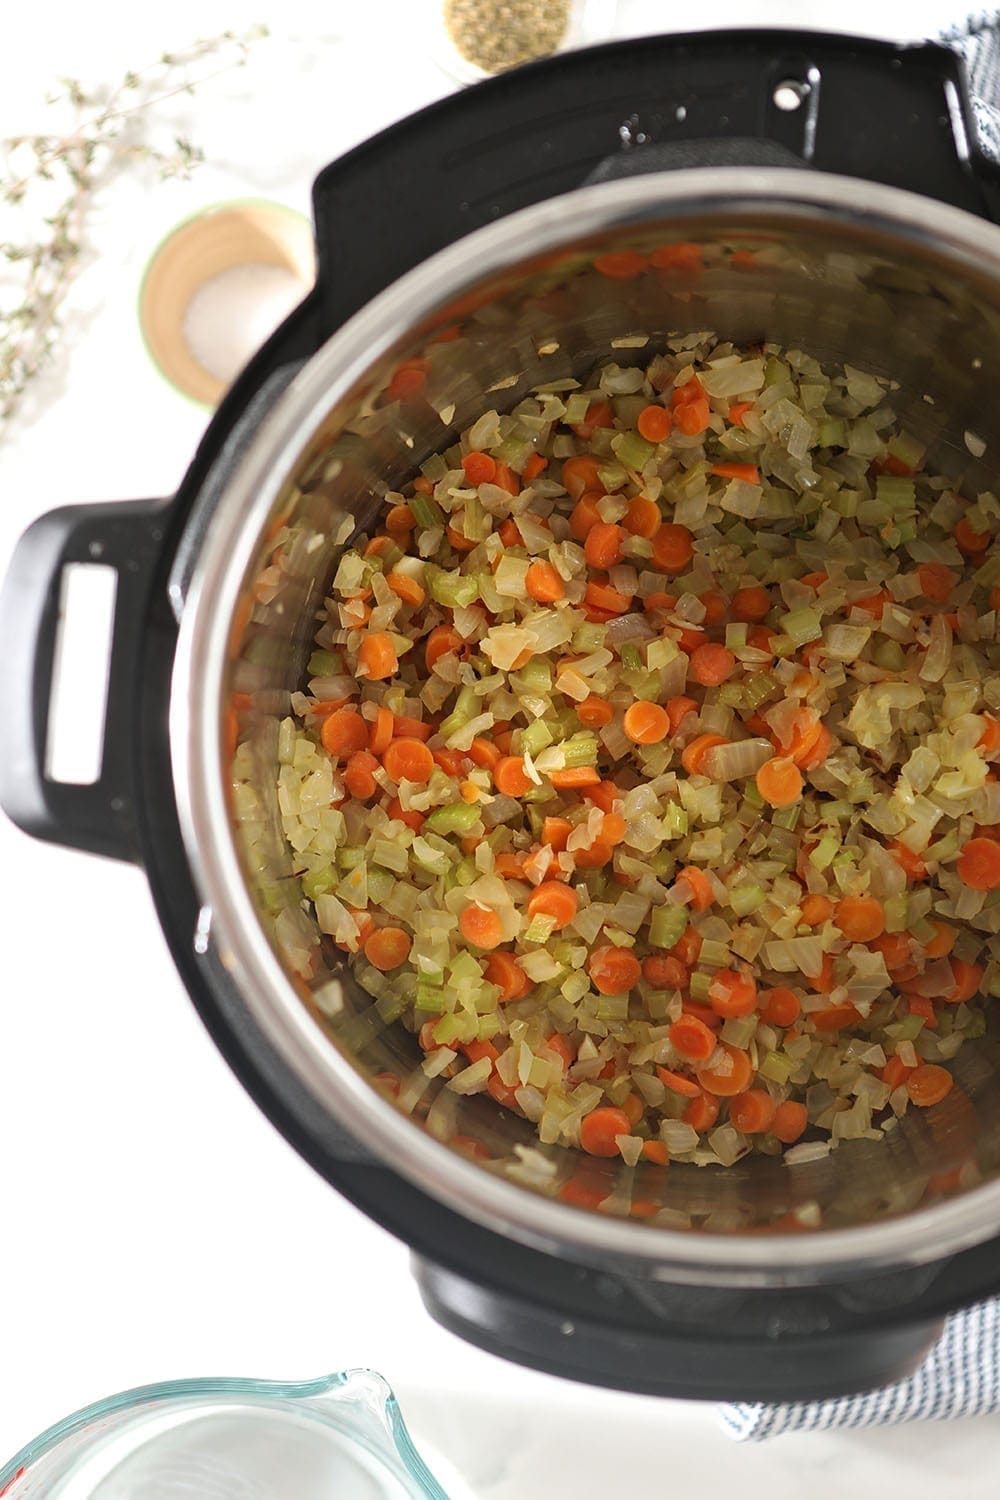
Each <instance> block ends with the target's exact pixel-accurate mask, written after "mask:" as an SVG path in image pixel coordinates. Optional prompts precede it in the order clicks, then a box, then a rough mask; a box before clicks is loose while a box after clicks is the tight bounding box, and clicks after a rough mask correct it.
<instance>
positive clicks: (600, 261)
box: [594, 250, 646, 1155]
mask: <svg viewBox="0 0 1000 1500" xmlns="http://www.w3.org/2000/svg"><path fill="white" fill-rule="evenodd" d="M645 269H646V257H645V256H644V255H640V254H639V252H638V250H609V251H608V252H607V254H606V255H598V256H596V257H595V260H594V270H595V271H599V272H600V273H601V275H602V276H608V277H610V278H611V279H612V280H613V281H632V280H634V279H635V277H636V276H639V275H640V274H641V273H642V272H643V271H644V270H645ZM611 1154H612V1155H614V1152H612V1153H611Z"/></svg>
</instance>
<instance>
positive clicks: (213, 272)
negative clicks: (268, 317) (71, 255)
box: [139, 199, 316, 407]
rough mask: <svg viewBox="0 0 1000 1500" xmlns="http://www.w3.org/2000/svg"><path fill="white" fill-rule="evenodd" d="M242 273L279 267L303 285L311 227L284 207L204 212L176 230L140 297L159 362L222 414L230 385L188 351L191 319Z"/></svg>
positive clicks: (175, 382)
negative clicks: (225, 277)
mask: <svg viewBox="0 0 1000 1500" xmlns="http://www.w3.org/2000/svg"><path fill="white" fill-rule="evenodd" d="M239 266H276V267H278V268H279V269H281V270H284V271H288V272H290V273H291V274H292V275H293V276H294V277H295V278H296V279H297V280H299V281H301V283H302V293H303V296H304V295H305V293H306V292H307V291H308V290H309V288H310V287H311V286H312V284H313V281H314V279H315V274H316V266H315V250H314V245H313V234H312V226H311V224H310V223H309V220H308V219H307V218H306V217H305V216H304V215H303V214H300V213H298V212H296V210H295V209H292V208H286V207H285V206H284V205H283V204H281V203H269V202H267V201H264V200H254V199H247V200H237V201H234V202H230V203H219V204H216V205H214V206H213V207H211V208H206V209H203V210H201V212H199V213H197V214H194V215H193V216H192V217H191V218H189V219H185V220H183V221H182V222H181V223H180V224H178V225H177V227H176V228H175V229H172V230H171V231H170V233H169V234H168V235H167V236H166V238H165V239H164V240H162V241H161V242H160V244H159V246H158V247H157V249H156V250H155V251H154V252H153V255H152V258H151V259H150V262H149V264H148V266H147V267H146V271H145V274H144V276H143V279H142V285H141V287H140V289H139V327H140V329H141V331H142V336H143V339H144V341H145V344H146V348H147V349H148V351H149V353H150V355H151V357H152V359H153V362H154V363H155V364H156V366H157V368H158V369H159V370H160V372H161V373H162V374H163V375H164V376H165V377H166V379H167V380H168V381H169V382H170V384H171V385H172V386H174V388H175V389H176V390H178V391H181V392H182V393H183V394H184V395H185V396H189V397H191V399H192V400H194V401H197V402H199V403H200V404H201V405H203V406H207V407H215V406H217V405H218V403H219V401H220V400H221V398H222V396H223V394H224V392H225V390H226V381H225V380H222V379H220V377H219V375H218V374H217V373H213V371H211V370H208V369H206V368H205V366H204V365H203V364H202V363H201V362H200V361H199V359H198V358H197V357H196V355H195V353H194V352H193V351H192V349H191V348H190V346H189V343H188V339H187V337H186V335H185V329H184V319H185V314H186V312H187V310H188V308H189V306H190V304H191V301H192V299H193V298H194V296H195V294H196V293H197V292H198V291H199V289H200V288H201V287H203V286H204V285H205V283H206V282H208V281H210V280H211V279H212V278H213V277H216V276H219V275H220V274H221V273H222V272H225V271H230V270H233V269H234V268H236V267H239Z"/></svg>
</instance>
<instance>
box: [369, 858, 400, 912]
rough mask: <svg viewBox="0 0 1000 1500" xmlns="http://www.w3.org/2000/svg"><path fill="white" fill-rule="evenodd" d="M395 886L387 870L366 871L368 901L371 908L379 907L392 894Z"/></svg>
mask: <svg viewBox="0 0 1000 1500" xmlns="http://www.w3.org/2000/svg"><path fill="white" fill-rule="evenodd" d="M395 884H396V882H395V880H394V879H393V877H392V875H391V874H390V873H389V871H388V870H373V869H371V868H370V867H369V870H368V900H369V901H370V902H371V903H372V905H373V906H381V905H382V903H383V902H384V901H386V900H387V899H388V897H389V896H390V895H391V894H392V888H393V886H394V885H395Z"/></svg>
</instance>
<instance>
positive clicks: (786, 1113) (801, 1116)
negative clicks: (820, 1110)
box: [771, 1099, 809, 1146]
mask: <svg viewBox="0 0 1000 1500" xmlns="http://www.w3.org/2000/svg"><path fill="white" fill-rule="evenodd" d="M808 1124H809V1114H808V1111H807V1110H806V1107H805V1105H804V1104H800V1103H799V1102H798V1100H797V1099H786V1100H785V1101H784V1103H783V1104H779V1105H778V1107H777V1109H776V1110H775V1111H774V1119H773V1120H772V1121H771V1134H772V1135H774V1136H777V1138H778V1140H779V1141H781V1142H783V1144H784V1145H786V1146H790V1145H791V1144H792V1142H793V1141H797V1140H798V1139H799V1137H800V1136H801V1135H802V1134H803V1133H804V1131H805V1129H806V1126H807V1125H808Z"/></svg>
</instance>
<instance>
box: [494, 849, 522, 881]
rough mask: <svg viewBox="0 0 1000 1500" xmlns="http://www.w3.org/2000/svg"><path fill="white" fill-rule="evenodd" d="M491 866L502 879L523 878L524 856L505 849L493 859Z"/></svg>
mask: <svg viewBox="0 0 1000 1500" xmlns="http://www.w3.org/2000/svg"><path fill="white" fill-rule="evenodd" d="M493 868H494V869H495V870H496V872H497V874H498V875H502V876H503V878H504V880H523V879H524V856H523V855H522V854H515V853H513V852H512V851H511V850H509V849H505V850H503V851H502V852H501V853H500V854H498V855H497V856H496V858H495V859H494V861H493Z"/></svg>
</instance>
